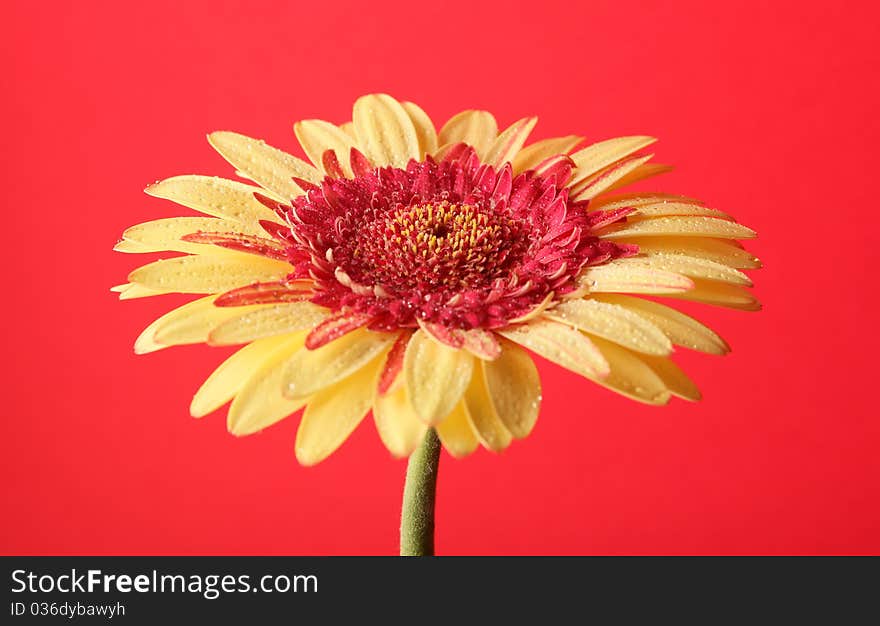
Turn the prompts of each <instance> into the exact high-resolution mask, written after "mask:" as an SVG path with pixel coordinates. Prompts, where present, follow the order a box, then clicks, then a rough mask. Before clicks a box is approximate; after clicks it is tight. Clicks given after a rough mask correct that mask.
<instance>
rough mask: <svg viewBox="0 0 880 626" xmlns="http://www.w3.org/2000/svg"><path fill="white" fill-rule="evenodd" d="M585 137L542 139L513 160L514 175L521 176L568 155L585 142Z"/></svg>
mask: <svg viewBox="0 0 880 626" xmlns="http://www.w3.org/2000/svg"><path fill="white" fill-rule="evenodd" d="M583 139H584V138H583V137H578V136H577V135H568V136H567V137H554V138H552V139H542V140H541V141H536V142H535V143H533V144H532V145H530V146H526V147H525V148H523V149H522V150H520V151H519V152H518V153H517V155H516V156H515V157H514V159H513V173H514V174H519V173H520V172H524V171H526V170H531V169H534V168H536V167H537V166H538V165H539V164H540V163H541V162H542V161H544V160H545V159H549V158H550V157H552V156H556V155H558V154H568V153H569V151H570V150H571V149H572V148H574V147H575V146H576V145H578V144H579V143H580V142H581V141H583Z"/></svg>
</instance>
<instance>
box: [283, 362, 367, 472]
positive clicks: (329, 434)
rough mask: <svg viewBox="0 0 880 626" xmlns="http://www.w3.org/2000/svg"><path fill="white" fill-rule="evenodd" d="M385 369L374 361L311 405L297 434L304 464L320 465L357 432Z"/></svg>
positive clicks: (317, 396) (297, 455)
mask: <svg viewBox="0 0 880 626" xmlns="http://www.w3.org/2000/svg"><path fill="white" fill-rule="evenodd" d="M331 345H332V344H331ZM381 365H382V361H381V360H380V359H376V360H374V361H373V363H371V364H370V365H367V366H366V367H363V368H361V369H360V370H358V371H357V372H356V373H354V374H353V375H351V376H349V377H348V378H346V379H345V380H343V381H341V382H339V383H337V384H335V385H333V386H332V387H330V388H328V389H325V390H324V391H322V392H321V393H319V394H317V395H316V396H315V397H314V398H313V399H312V400H311V401H310V402H309V405H308V406H307V407H306V410H305V412H304V413H303V418H302V422H300V425H299V429H298V430H297V431H296V458H297V460H298V461H299V462H300V463H302V464H303V465H314V464H315V463H320V462H321V461H323V460H324V459H326V458H327V457H328V456H330V454H332V453H333V452H335V451H336V449H337V448H338V447H339V446H341V445H342V443H343V442H344V441H345V440H346V439H347V438H348V436H349V435H350V434H351V433H352V431H353V430H354V429H355V428H357V425H358V424H360V423H361V420H363V419H364V417H365V416H366V414H367V411H369V410H370V406H371V405H372V404H373V397H374V395H375V393H376V381H377V379H378V378H379V370H380V369H381Z"/></svg>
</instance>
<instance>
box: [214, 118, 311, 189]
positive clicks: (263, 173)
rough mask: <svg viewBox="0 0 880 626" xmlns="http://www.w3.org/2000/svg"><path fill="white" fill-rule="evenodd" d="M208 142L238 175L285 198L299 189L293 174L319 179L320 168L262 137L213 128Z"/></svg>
mask: <svg viewBox="0 0 880 626" xmlns="http://www.w3.org/2000/svg"><path fill="white" fill-rule="evenodd" d="M208 142H209V143H210V144H211V145H212V146H213V147H214V149H215V150H216V151H217V152H219V153H220V155H221V156H222V157H223V158H224V159H226V160H227V161H229V163H231V164H232V165H233V166H234V167H235V168H236V170H237V173H238V174H239V175H240V176H242V177H244V178H247V179H249V180H252V181H254V182H255V183H257V184H258V185H260V186H261V187H264V188H265V189H268V190H269V191H271V192H272V193H274V194H275V195H277V196H278V197H279V198H281V199H282V200H284V201H285V202H286V201H288V200H290V198H295V197H297V196H300V195H302V193H303V191H302V189H300V188H299V186H298V185H297V184H296V183H294V182H293V180H292V179H293V178H302V179H303V180H308V181H312V182H318V181H319V180H321V174H320V172H318V170H316V169H315V168H314V167H312V166H311V165H309V164H308V163H306V162H305V161H303V160H301V159H298V158H296V157H295V156H293V155H290V154H287V153H286V152H284V151H282V150H279V149H278V148H273V147H272V146H270V145H268V144H267V143H266V142H265V141H263V140H262V139H252V138H251V137H247V136H245V135H239V134H238V133H232V132H228V131H217V132H214V133H211V134H210V135H208Z"/></svg>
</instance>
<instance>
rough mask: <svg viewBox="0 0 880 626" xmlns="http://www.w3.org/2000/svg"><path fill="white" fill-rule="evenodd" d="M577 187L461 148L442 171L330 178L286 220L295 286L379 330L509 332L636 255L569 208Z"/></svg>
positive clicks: (561, 165) (433, 166) (423, 165)
mask: <svg viewBox="0 0 880 626" xmlns="http://www.w3.org/2000/svg"><path fill="white" fill-rule="evenodd" d="M353 162H354V161H353ZM570 175H571V166H570V164H569V163H568V162H566V161H565V160H564V159H561V160H558V164H557V165H556V166H555V167H553V168H549V169H547V168H545V169H544V170H543V172H542V174H540V175H539V174H537V173H535V172H533V171H529V172H524V173H522V174H519V175H518V176H515V177H514V176H513V173H512V169H511V166H510V165H509V164H507V165H505V166H504V167H503V168H501V169H499V170H496V169H495V168H493V167H491V166H489V165H486V164H483V163H480V161H479V159H478V158H477V156H476V153H475V152H474V151H473V149H471V148H468V147H466V146H463V145H461V146H460V149H457V150H453V151H451V152H450V154H448V155H447V156H446V157H445V158H444V159H443V160H441V161H439V162H437V161H434V160H432V159H431V158H430V157H428V158H426V160H425V161H423V162H416V161H410V163H409V164H408V165H407V167H406V169H400V168H394V167H384V168H380V169H375V170H370V169H368V168H358V171H356V172H355V177H354V178H331V177H327V178H325V179H324V180H323V181H322V182H321V184H320V186H309V187H308V191H307V192H306V193H305V194H304V195H302V196H299V197H297V198H295V199H294V200H293V206H292V207H290V209H289V211H288V215H287V221H288V223H289V225H290V234H289V237H288V238H287V241H288V244H289V246H288V249H287V256H288V258H289V260H290V261H291V263H292V264H293V266H294V268H295V270H294V272H293V274H292V277H293V278H310V279H312V280H313V281H314V285H315V292H314V296H313V297H312V301H313V302H315V303H316V304H319V305H322V306H326V307H328V308H330V309H333V310H334V311H341V312H353V313H358V314H359V316H360V319H367V320H370V321H369V325H370V327H371V328H373V329H376V330H393V329H396V328H400V327H410V328H411V327H414V326H416V325H417V324H418V323H419V322H421V321H424V322H432V323H436V324H442V325H445V326H449V327H454V328H464V329H469V328H498V327H501V326H506V325H508V324H510V323H511V321H513V320H516V319H517V318H519V317H521V316H522V315H524V314H526V313H528V312H529V311H531V310H532V309H534V308H535V307H536V306H539V305H541V304H546V303H547V301H548V300H549V299H561V298H563V297H564V296H565V294H567V293H570V292H571V291H572V290H574V289H575V288H576V281H575V277H576V276H577V275H578V274H579V273H580V271H581V270H582V269H583V268H584V267H586V266H588V265H595V264H598V263H605V262H608V261H609V260H611V259H614V258H617V257H619V256H625V255H628V254H632V250H631V247H629V248H628V247H626V246H623V245H617V244H614V243H613V242H611V241H603V240H601V239H600V238H599V237H598V236H596V235H595V234H594V233H593V231H592V228H593V224H596V223H599V222H596V221H594V218H593V217H590V216H588V213H587V205H586V203H585V202H581V203H578V202H571V201H569V199H568V191H567V189H565V185H566V183H567V182H568V180H569V178H570ZM304 184H306V185H308V183H304ZM598 213H601V211H599V212H596V213H594V214H592V215H596V214H598ZM610 219H612V221H613V220H615V219H618V218H616V217H614V216H612V217H611V218H610Z"/></svg>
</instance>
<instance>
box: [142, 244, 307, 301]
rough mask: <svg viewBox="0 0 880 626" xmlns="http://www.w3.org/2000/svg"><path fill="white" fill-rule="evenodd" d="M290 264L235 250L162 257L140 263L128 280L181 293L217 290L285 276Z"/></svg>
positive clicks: (225, 289)
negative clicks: (218, 253) (144, 263)
mask: <svg viewBox="0 0 880 626" xmlns="http://www.w3.org/2000/svg"><path fill="white" fill-rule="evenodd" d="M291 271H293V267H291V265H290V264H289V263H285V262H283V261H276V260H274V259H267V258H264V257H260V256H256V255H252V254H245V253H236V254H228V253H227V254H224V255H222V256H220V255H218V256H213V255H210V256H209V255H199V256H181V257H175V258H172V259H162V260H160V261H154V262H153V263H149V264H147V265H143V266H141V267H139V268H137V269H136V270H134V271H133V272H132V273H131V274H129V275H128V280H129V281H131V282H133V283H138V284H140V285H143V286H144V287H149V288H151V289H168V290H171V291H177V292H180V293H220V292H223V291H229V290H230V289H235V288H236V287H243V286H244V285H249V284H250V283H255V282H271V281H275V280H281V279H282V278H285V277H286V276H287V275H288V274H289V273H290V272H291Z"/></svg>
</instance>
